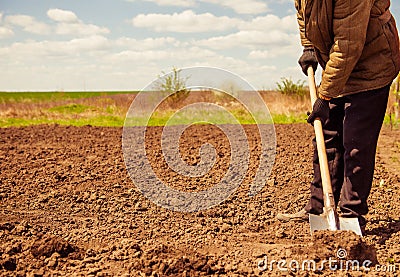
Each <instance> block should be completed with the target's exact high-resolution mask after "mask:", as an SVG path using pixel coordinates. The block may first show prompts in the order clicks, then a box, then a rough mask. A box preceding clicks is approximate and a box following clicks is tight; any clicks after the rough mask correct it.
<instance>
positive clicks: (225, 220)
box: [0, 124, 400, 276]
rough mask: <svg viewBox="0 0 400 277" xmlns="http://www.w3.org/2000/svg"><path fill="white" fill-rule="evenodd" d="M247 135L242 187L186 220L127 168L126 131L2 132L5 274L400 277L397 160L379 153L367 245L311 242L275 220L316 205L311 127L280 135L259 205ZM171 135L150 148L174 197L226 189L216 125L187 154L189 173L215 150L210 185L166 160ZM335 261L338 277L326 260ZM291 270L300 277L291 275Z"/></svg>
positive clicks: (344, 236)
mask: <svg viewBox="0 0 400 277" xmlns="http://www.w3.org/2000/svg"><path fill="white" fill-rule="evenodd" d="M245 130H246V134H247V136H248V141H249V146H250V149H252V155H251V157H250V165H249V169H248V172H247V174H246V177H245V179H244V181H243V184H242V186H240V188H239V189H238V190H237V191H236V192H235V193H234V194H233V195H231V197H230V198H229V199H227V200H226V201H224V202H222V203H221V204H220V205H217V206H215V207H213V208H210V209H207V210H203V211H198V212H192V213H184V212H174V211H171V210H167V209H165V208H162V207H159V206H157V205H155V204H153V203H152V202H151V201H149V200H147V199H146V198H145V197H143V196H142V195H141V193H140V192H139V190H138V189H137V188H136V187H135V185H134V184H133V183H132V181H131V179H130V178H129V177H128V174H127V171H126V168H125V164H124V159H123V154H122V149H121V136H122V129H121V128H99V127H91V126H86V127H64V126H57V125H49V126H47V125H41V126H34V127H24V128H5V129H0V165H1V167H0V169H1V175H0V275H2V276H64V275H77V276H87V275H92V276H202V275H215V276H217V275H225V276H255V275H263V276H271V275H280V274H282V273H284V274H286V275H300V276H310V275H314V274H318V275H319V276H321V275H323V276H329V275H332V276H335V275H342V276H361V275H363V274H364V273H365V272H364V271H361V270H360V271H358V270H356V269H349V270H347V271H346V270H345V266H343V265H344V264H345V262H346V261H347V260H357V261H360V264H361V263H362V262H363V261H371V263H372V265H371V266H370V268H371V272H369V275H374V276H375V275H379V276H387V275H391V274H395V273H393V272H378V269H380V270H382V271H383V269H384V268H383V266H384V267H386V269H390V270H392V271H393V270H394V269H396V270H397V272H400V267H399V262H400V247H399V246H398V244H399V242H400V233H399V231H400V219H399V215H400V207H399V205H398V203H400V187H399V183H400V182H399V181H400V175H398V172H397V171H396V170H393V168H396V167H395V166H396V165H397V162H398V161H396V159H393V158H387V156H388V154H387V153H384V155H380V152H378V156H377V167H376V172H375V177H374V187H373V190H372V193H371V197H370V201H369V203H370V214H369V215H368V216H367V219H368V224H367V227H366V234H365V236H364V237H363V238H360V237H358V236H356V235H354V234H353V233H350V232H344V231H340V232H335V233H332V232H318V233H317V234H315V235H314V236H313V237H311V235H310V231H309V224H308V223H307V222H290V223H281V222H278V221H277V220H276V219H275V216H276V213H277V212H280V211H289V212H291V211H297V210H298V209H300V208H302V207H303V205H305V203H306V201H307V198H308V187H309V183H310V181H311V178H312V168H311V153H312V147H311V144H310V141H311V138H312V135H313V130H312V128H311V127H310V126H309V125H306V124H294V125H277V126H276V133H277V153H276V154H277V155H276V161H275V164H274V167H273V171H272V174H271V176H270V178H269V179H268V181H267V185H266V186H265V187H264V189H263V190H262V191H261V192H260V193H259V194H258V195H256V196H254V197H250V196H249V195H248V187H249V185H250V184H251V181H252V178H254V171H255V168H256V167H257V166H258V164H257V157H258V156H257V155H259V153H258V152H259V147H258V146H257V145H258V144H259V135H258V133H257V128H256V126H245ZM161 132H162V129H161V128H160V127H151V128H149V129H148V132H147V134H148V136H147V138H146V147H147V151H148V153H149V160H150V162H151V164H152V165H153V169H154V171H155V172H156V174H157V175H158V176H159V177H160V178H161V179H163V180H165V181H166V182H167V183H168V184H169V185H171V186H172V187H174V188H175V189H180V190H183V191H196V190H201V189H205V188H208V187H210V184H211V185H212V184H213V183H215V182H218V180H220V179H221V178H222V177H221V176H223V175H224V173H225V171H226V169H227V166H226V163H227V162H229V157H230V155H231V153H230V152H229V142H228V141H227V140H226V138H225V137H224V134H223V133H221V132H219V131H218V130H217V129H215V127H212V126H207V125H196V126H192V127H190V129H188V130H187V132H185V133H184V135H183V137H182V138H181V143H182V148H181V153H182V158H183V160H185V161H186V162H187V163H188V164H191V165H195V164H197V163H198V161H199V159H200V157H199V156H198V149H199V147H200V146H201V144H203V143H204V142H208V143H211V144H213V145H214V146H215V149H216V150H217V154H218V159H217V162H216V164H215V166H214V168H213V169H212V171H211V172H210V173H209V174H207V175H205V176H203V177H201V178H198V177H194V178H187V177H182V176H179V175H177V174H176V172H174V171H172V170H170V169H168V168H167V167H166V164H165V162H164V161H163V160H162V159H161V158H162V154H161V152H160V151H161V148H160V140H159V139H160V133H161ZM399 134H400V133H399V132H398V131H390V130H386V129H385V130H384V131H383V136H382V138H383V139H381V141H380V143H381V145H385V143H388V144H390V145H394V146H395V145H397V144H396V143H394V144H393V143H392V142H393V141H394V142H396V141H397V143H398V141H399V137H400V136H399ZM194 137H195V138H197V139H193V138H194ZM188 143H190V147H188V146H187V145H188ZM185 145H186V146H185ZM389 156H390V155H389ZM391 157H392V156H391ZM393 164H395V165H393ZM344 251H345V252H344ZM334 259H336V261H335V262H334V263H333V264H332V263H331V264H330V266H331V269H329V264H328V263H324V261H329V260H331V261H332V260H334ZM283 261H286V264H284V263H283ZM304 261H306V263H307V264H309V263H310V261H314V262H315V264H316V265H317V267H316V268H315V269H313V268H312V264H311V268H308V269H307V268H301V265H302V264H303V263H304ZM279 263H280V264H279ZM289 265H290V266H291V267H290V268H291V269H295V268H296V266H297V270H296V271H292V270H290V269H289V270H287V271H285V270H284V269H288V267H289ZM332 265H334V266H332ZM376 265H377V266H376ZM379 266H380V267H379ZM393 266H396V267H393Z"/></svg>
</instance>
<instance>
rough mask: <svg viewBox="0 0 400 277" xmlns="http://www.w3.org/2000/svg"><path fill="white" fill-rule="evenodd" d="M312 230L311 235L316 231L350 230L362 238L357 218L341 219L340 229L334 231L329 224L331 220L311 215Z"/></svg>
mask: <svg viewBox="0 0 400 277" xmlns="http://www.w3.org/2000/svg"><path fill="white" fill-rule="evenodd" d="M310 228H311V234H313V233H314V231H317V230H331V231H337V230H348V231H353V232H354V233H356V234H357V235H359V236H362V232H361V228H360V224H359V223H358V219H357V218H347V217H339V228H337V229H335V230H332V228H331V227H330V224H329V220H328V218H327V217H326V216H325V215H324V214H322V215H314V214H310Z"/></svg>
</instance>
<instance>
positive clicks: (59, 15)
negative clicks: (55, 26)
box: [47, 9, 79, 23]
mask: <svg viewBox="0 0 400 277" xmlns="http://www.w3.org/2000/svg"><path fill="white" fill-rule="evenodd" d="M47 16H48V17H49V18H50V19H52V20H54V21H57V22H69V23H71V22H79V19H78V17H77V16H76V14H75V13H73V12H71V11H65V10H60V9H50V10H48V11H47Z"/></svg>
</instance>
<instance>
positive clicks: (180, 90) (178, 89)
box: [155, 67, 190, 104]
mask: <svg viewBox="0 0 400 277" xmlns="http://www.w3.org/2000/svg"><path fill="white" fill-rule="evenodd" d="M180 71H181V70H180V69H177V68H175V67H173V68H172V72H171V73H169V74H165V73H164V72H162V73H163V76H159V80H158V81H157V82H156V84H155V86H156V90H158V91H161V92H164V93H165V95H170V96H169V97H168V98H167V100H166V101H167V102H168V103H170V104H173V103H175V102H179V101H182V100H184V99H185V98H186V97H188V95H189V93H190V90H189V89H188V88H187V87H186V81H187V79H188V78H186V79H183V78H181V77H180V76H179V73H180Z"/></svg>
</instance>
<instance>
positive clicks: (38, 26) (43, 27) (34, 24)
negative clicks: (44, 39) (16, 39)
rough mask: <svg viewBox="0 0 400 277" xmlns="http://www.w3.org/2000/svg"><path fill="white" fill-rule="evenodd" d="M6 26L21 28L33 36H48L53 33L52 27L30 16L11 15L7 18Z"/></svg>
mask: <svg viewBox="0 0 400 277" xmlns="http://www.w3.org/2000/svg"><path fill="white" fill-rule="evenodd" d="M5 22H6V24H10V25H14V26H19V27H21V28H23V30H24V31H26V32H28V33H32V34H39V35H47V34H49V33H50V32H51V27H50V26H49V25H47V24H45V23H42V22H39V21H37V20H36V19H35V18H34V17H32V16H29V15H9V16H7V17H6V18H5Z"/></svg>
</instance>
